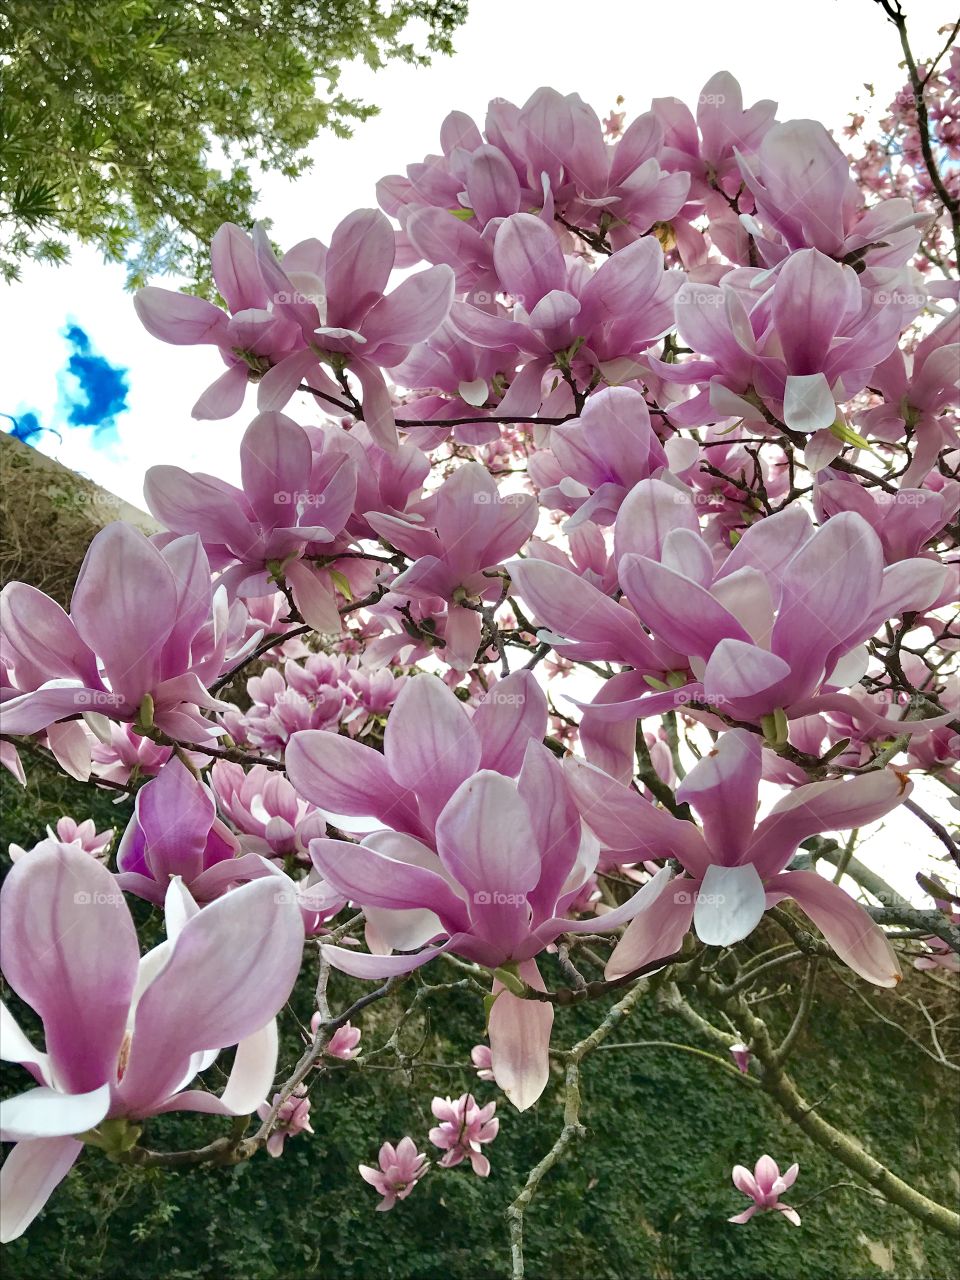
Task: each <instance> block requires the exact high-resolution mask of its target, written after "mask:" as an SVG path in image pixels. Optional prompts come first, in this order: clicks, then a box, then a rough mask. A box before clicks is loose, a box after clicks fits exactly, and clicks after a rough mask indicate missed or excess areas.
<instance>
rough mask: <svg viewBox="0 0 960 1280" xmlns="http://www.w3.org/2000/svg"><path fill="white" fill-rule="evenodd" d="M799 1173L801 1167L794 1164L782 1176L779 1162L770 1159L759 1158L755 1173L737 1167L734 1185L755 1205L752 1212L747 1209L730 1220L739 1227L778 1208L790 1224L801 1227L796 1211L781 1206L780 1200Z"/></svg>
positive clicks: (735, 1167)
mask: <svg viewBox="0 0 960 1280" xmlns="http://www.w3.org/2000/svg"><path fill="white" fill-rule="evenodd" d="M799 1172H800V1166H799V1165H798V1164H792V1165H791V1166H790V1168H789V1169H787V1170H786V1172H785V1173H783V1174H781V1172H780V1168H779V1166H778V1164H777V1162H776V1161H775V1160H771V1158H770V1157H769V1156H761V1157H760V1159H759V1160H758V1161H757V1163H756V1165H755V1166H754V1169H753V1173H751V1172H750V1170H749V1169H745V1168H744V1167H743V1165H742V1164H737V1165H734V1167H733V1185H734V1186H735V1187H736V1188H737V1190H738V1191H742V1192H743V1194H744V1195H745V1196H749V1197H750V1199H751V1200H752V1201H753V1204H752V1205H751V1206H750V1207H749V1209H744V1211H743V1213H738V1214H737V1215H736V1217H734V1218H728V1219H727V1221H728V1222H736V1223H737V1224H738V1225H740V1224H742V1223H744V1222H749V1221H750V1219H751V1218H752V1217H753V1215H754V1214H755V1213H767V1212H769V1211H770V1210H771V1209H776V1210H777V1212H778V1213H782V1214H783V1216H784V1217H785V1218H786V1220H787V1221H788V1222H792V1223H793V1225H794V1226H795V1227H799V1225H800V1215H799V1214H798V1213H797V1211H796V1209H791V1208H790V1206H789V1205H788V1204H781V1203H780V1197H781V1196H782V1195H783V1193H784V1192H785V1191H786V1190H788V1188H790V1187H792V1186H793V1184H794V1183H795V1182H796V1180H797V1174H798V1173H799Z"/></svg>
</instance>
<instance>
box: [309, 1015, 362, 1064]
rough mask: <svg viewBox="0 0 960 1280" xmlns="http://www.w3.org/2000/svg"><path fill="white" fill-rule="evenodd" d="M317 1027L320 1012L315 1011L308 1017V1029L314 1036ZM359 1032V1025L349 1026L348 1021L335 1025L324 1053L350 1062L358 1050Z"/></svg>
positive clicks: (318, 1025)
mask: <svg viewBox="0 0 960 1280" xmlns="http://www.w3.org/2000/svg"><path fill="white" fill-rule="evenodd" d="M319 1027H320V1014H319V1013H315V1014H314V1015H313V1017H312V1018H311V1019H310V1029H311V1031H312V1032H313V1034H314V1037H316V1034H317V1031H318V1030H319ZM361 1034H362V1032H361V1030H360V1028H359V1027H354V1026H351V1025H350V1023H349V1022H345V1023H344V1024H343V1026H342V1027H337V1029H336V1031H335V1032H334V1033H333V1035H332V1036H331V1037H330V1040H329V1042H328V1044H327V1047H326V1048H325V1049H324V1053H325V1054H326V1055H327V1057H329V1058H341V1059H342V1060H343V1061H344V1062H350V1061H351V1059H353V1058H355V1057H356V1056H357V1054H358V1053H359V1052H360V1050H359V1049H358V1048H357V1046H358V1045H359V1043H360V1036H361Z"/></svg>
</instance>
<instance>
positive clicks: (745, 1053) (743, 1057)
mask: <svg viewBox="0 0 960 1280" xmlns="http://www.w3.org/2000/svg"><path fill="white" fill-rule="evenodd" d="M730 1056H731V1058H733V1060H734V1062H735V1063H736V1064H737V1070H738V1071H741V1072H742V1073H743V1074H744V1075H747V1074H748V1073H749V1071H750V1059H751V1058H752V1057H753V1054H752V1053H751V1052H750V1048H749V1046H748V1045H745V1044H743V1043H742V1042H741V1041H739V1040H738V1041H736V1042H735V1043H734V1044H732V1045H731V1046H730Z"/></svg>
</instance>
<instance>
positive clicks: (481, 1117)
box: [360, 1093, 500, 1211]
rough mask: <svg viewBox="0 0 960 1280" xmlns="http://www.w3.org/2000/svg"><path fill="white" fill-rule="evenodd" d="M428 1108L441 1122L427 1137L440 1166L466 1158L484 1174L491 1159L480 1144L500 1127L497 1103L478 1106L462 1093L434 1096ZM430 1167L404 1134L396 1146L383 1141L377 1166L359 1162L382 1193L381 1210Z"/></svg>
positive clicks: (405, 1193)
mask: <svg viewBox="0 0 960 1280" xmlns="http://www.w3.org/2000/svg"><path fill="white" fill-rule="evenodd" d="M430 1110H431V1111H432V1112H433V1114H434V1116H435V1117H436V1118H437V1120H439V1122H440V1123H439V1124H438V1125H436V1126H435V1127H434V1128H433V1129H431V1130H430V1141H431V1142H432V1143H433V1145H434V1146H435V1147H438V1148H439V1149H440V1150H441V1151H442V1152H443V1155H442V1156H441V1158H440V1161H439V1167H440V1168H441V1169H452V1168H454V1166H456V1165H458V1164H462V1163H463V1161H464V1160H468V1161H469V1162H470V1167H471V1168H472V1169H473V1172H474V1173H475V1174H477V1175H478V1176H479V1177H481V1178H486V1177H487V1176H488V1175H489V1173H490V1161H489V1160H488V1159H487V1157H486V1156H485V1155H484V1154H483V1152H482V1151H481V1146H483V1145H485V1144H486V1143H488V1142H492V1141H493V1140H494V1138H495V1137H496V1136H497V1134H498V1132H499V1131H500V1121H499V1120H498V1119H497V1118H496V1114H495V1113H496V1110H497V1104H496V1103H495V1102H488V1103H487V1104H486V1106H483V1107H481V1106H478V1105H477V1102H476V1099H475V1098H474V1096H473V1094H472V1093H464V1094H462V1095H461V1096H460V1097H459V1098H434V1099H433V1101H432V1102H431V1104H430ZM429 1167H430V1161H429V1160H428V1159H427V1156H426V1155H425V1154H423V1153H422V1152H420V1151H418V1150H417V1146H416V1143H415V1142H414V1141H413V1139H412V1138H411V1137H409V1136H407V1137H404V1138H401V1139H400V1141H399V1142H398V1143H397V1145H396V1146H394V1145H393V1144H392V1143H390V1142H385V1143H384V1144H383V1146H382V1147H381V1148H380V1155H379V1168H373V1167H372V1166H370V1165H366V1164H362V1165H360V1176H361V1177H362V1178H363V1179H364V1181H365V1182H369V1183H370V1185H371V1186H372V1187H374V1188H375V1189H376V1190H377V1191H378V1192H379V1193H380V1195H381V1196H382V1197H383V1199H382V1200H381V1201H380V1203H379V1204H378V1205H377V1209H378V1210H380V1211H383V1210H386V1209H392V1208H393V1206H394V1205H395V1204H396V1202H397V1201H398V1200H405V1199H406V1198H407V1196H408V1195H409V1194H410V1192H411V1191H412V1190H413V1188H414V1187H415V1186H416V1184H417V1183H418V1182H419V1181H420V1179H421V1178H422V1177H423V1175H424V1174H425V1173H426V1172H427V1170H428V1168H429Z"/></svg>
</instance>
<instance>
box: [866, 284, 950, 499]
mask: <svg viewBox="0 0 960 1280" xmlns="http://www.w3.org/2000/svg"><path fill="white" fill-rule="evenodd" d="M958 364H960V311H957V310H956V309H955V310H953V311H952V312H951V313H950V315H948V316H947V317H946V319H945V320H942V321H941V322H940V324H938V325H937V327H936V328H935V329H934V330H933V331H932V332H931V333H928V334H927V336H926V337H925V338H924V339H923V340H922V341H921V342H919V343H918V344H917V347H916V349H915V351H914V353H913V355H912V356H906V355H904V353H903V351H901V350H900V348H899V347H898V348H896V349H895V350H894V351H892V352H891V353H890V355H889V356H887V358H886V359H885V360H884V361H882V362H881V363H880V364H879V365H878V366H877V367H876V369H874V371H873V374H872V376H871V378H870V385H871V387H875V388H876V390H877V391H879V392H880V394H881V395H882V396H883V403H882V404H878V405H874V406H873V407H872V408H870V409H866V410H865V411H864V412H863V413H862V414H859V415H858V417H857V424H858V426H859V427H860V429H861V430H864V431H869V432H870V433H871V434H872V435H874V436H876V437H877V438H878V439H880V440H889V441H897V440H902V439H903V436H904V434H905V432H906V430H907V428H908V427H911V428H913V430H914V431H915V433H916V440H917V447H916V450H915V452H914V455H913V460H912V462H911V463H910V466H909V467H908V468H907V470H906V471H905V472H904V474H903V476H902V478H901V481H900V483H901V484H902V485H920V484H922V483H923V480H924V478H925V476H926V475H927V474H928V472H929V471H930V470H931V468H932V467H933V466H934V465H935V463H936V459H937V455H938V454H939V453H940V451H941V450H942V449H945V448H946V449H949V448H956V446H957V442H958V437H957V420H956V413H955V412H952V413H951V412H945V410H946V411H950V410H953V411H956V410H957V409H960V387H958V385H957V383H958V379H957V366H958Z"/></svg>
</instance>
